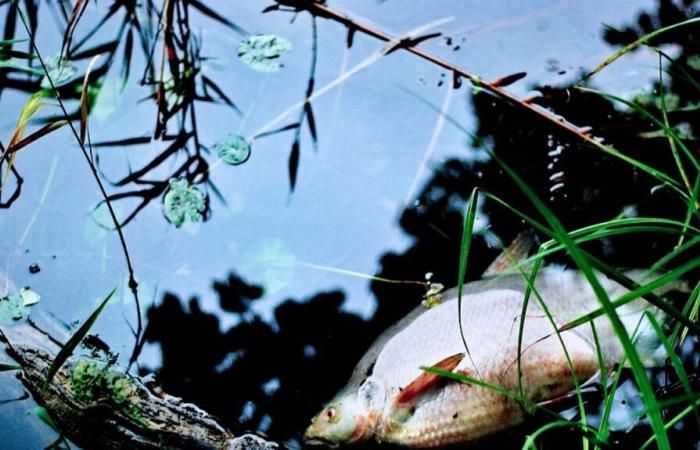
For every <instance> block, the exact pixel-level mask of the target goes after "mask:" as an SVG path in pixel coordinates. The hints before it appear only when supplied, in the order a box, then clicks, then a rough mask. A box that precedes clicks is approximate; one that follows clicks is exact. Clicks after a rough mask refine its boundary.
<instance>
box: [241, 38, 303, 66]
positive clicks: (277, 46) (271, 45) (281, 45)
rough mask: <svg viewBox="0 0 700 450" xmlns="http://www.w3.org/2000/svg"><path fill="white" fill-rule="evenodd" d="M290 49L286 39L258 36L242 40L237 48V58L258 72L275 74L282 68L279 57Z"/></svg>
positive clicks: (290, 45)
mask: <svg viewBox="0 0 700 450" xmlns="http://www.w3.org/2000/svg"><path fill="white" fill-rule="evenodd" d="M291 49H292V43H291V42H289V41H288V40H287V39H285V38H283V37H280V36H275V35H273V34H258V35H255V36H250V37H249V38H246V39H244V40H243V41H242V42H241V43H240V45H239V46H238V57H239V58H240V59H241V61H243V62H244V63H246V64H248V65H249V66H250V67H252V68H253V69H255V70H258V71H260V72H277V71H278V70H280V69H281V68H282V67H283V64H282V62H281V61H280V56H282V55H283V54H285V53H287V52H289V51H290V50H291Z"/></svg>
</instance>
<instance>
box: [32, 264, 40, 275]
mask: <svg viewBox="0 0 700 450" xmlns="http://www.w3.org/2000/svg"><path fill="white" fill-rule="evenodd" d="M39 272H41V267H39V264H37V263H33V264H30V265H29V273H39Z"/></svg>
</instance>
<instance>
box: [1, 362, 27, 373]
mask: <svg viewBox="0 0 700 450" xmlns="http://www.w3.org/2000/svg"><path fill="white" fill-rule="evenodd" d="M12 370H22V368H21V367H20V366H18V365H14V364H0V372H9V371H12Z"/></svg>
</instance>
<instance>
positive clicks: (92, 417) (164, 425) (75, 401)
mask: <svg viewBox="0 0 700 450" xmlns="http://www.w3.org/2000/svg"><path fill="white" fill-rule="evenodd" d="M42 328H46V326H44V325H42V327H39V326H37V325H36V324H35V322H29V323H26V324H18V325H15V326H12V327H3V328H2V329H0V337H1V338H2V340H3V341H4V342H5V343H6V346H7V352H8V354H9V355H10V356H11V357H12V358H13V359H14V360H15V361H16V362H17V364H18V365H19V366H21V368H22V370H21V371H20V372H19V373H18V377H19V379H20V380H21V382H22V383H23V385H24V387H25V388H26V389H27V391H29V392H30V393H31V395H32V396H33V397H34V399H35V400H36V401H37V403H39V404H40V405H41V406H43V407H44V408H46V410H47V411H48V413H49V415H50V416H51V418H52V419H53V421H54V422H55V423H56V424H57V425H58V428H59V430H60V431H61V432H62V433H63V434H64V435H65V437H66V438H68V439H70V440H71V441H73V442H75V443H76V444H78V445H80V446H81V447H83V448H101V449H160V448H171V449H208V450H214V449H216V450H224V449H226V450H243V449H249V450H273V449H278V448H280V446H279V445H278V444H276V443H274V442H270V441H267V440H265V439H263V438H262V437H259V436H256V435H253V434H244V435H241V436H237V437H236V436H234V435H233V433H231V432H230V431H229V430H227V429H226V428H224V427H223V426H221V425H220V424H219V423H218V422H217V421H216V420H215V419H214V418H213V417H212V416H210V415H209V414H208V413H206V412H205V411H203V410H201V409H199V408H198V407H197V406H195V405H192V404H189V403H185V402H184V401H182V399H180V398H177V397H173V396H170V395H166V394H162V393H159V392H155V391H154V390H153V389H152V388H150V387H148V386H147V385H146V384H144V382H143V381H142V380H141V379H139V378H137V377H132V376H130V375H127V374H125V373H123V372H118V371H117V369H110V371H109V372H106V371H104V372H103V373H109V375H108V376H111V377H112V379H111V380H112V383H113V384H112V385H111V386H120V389H121V391H120V393H121V392H127V394H122V395H121V396H120V397H119V399H121V402H118V401H116V400H114V399H110V398H109V397H108V396H96V397H95V398H93V399H92V400H90V401H86V399H85V395H84V394H83V396H82V397H81V395H80V386H79V385H78V384H77V382H76V381H75V379H76V375H75V370H76V369H75V368H76V365H77V364H80V361H81V359H79V358H77V359H76V358H74V359H72V360H71V362H69V363H68V364H67V365H66V366H65V367H63V368H62V369H61V370H59V371H58V372H57V373H56V376H55V377H54V379H53V380H52V382H51V383H49V384H48V386H47V388H46V390H45V391H44V392H42V385H43V384H44V381H45V379H46V375H47V373H48V371H49V368H50V367H51V364H52V362H53V360H54V357H55V355H56V353H57V352H58V350H59V349H60V346H59V345H58V344H57V343H56V342H53V341H52V340H51V339H49V337H48V336H49V334H48V333H47V332H46V331H44V330H43V329H42ZM82 361H93V360H91V359H85V358H84V359H82ZM106 367H109V366H106ZM115 373H116V374H117V375H114V374H115ZM115 376H116V377H118V380H119V381H114V380H115ZM91 382H92V384H91V386H92V385H94V384H95V382H94V378H93V379H91ZM125 399H126V400H125Z"/></svg>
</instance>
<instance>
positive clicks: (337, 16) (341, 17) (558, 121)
mask: <svg viewBox="0 0 700 450" xmlns="http://www.w3.org/2000/svg"><path fill="white" fill-rule="evenodd" d="M279 3H280V4H283V5H286V6H292V7H294V8H297V9H298V10H306V11H308V12H309V13H310V14H312V15H314V16H316V17H322V18H325V19H329V20H332V21H335V22H338V23H340V24H342V25H344V26H346V27H347V28H348V29H349V30H353V31H359V32H361V33H364V34H366V35H368V36H372V37H374V38H376V39H379V40H381V41H385V42H391V41H394V40H396V39H395V38H392V37H391V36H389V35H387V34H385V33H382V32H381V31H378V30H376V29H374V28H372V27H370V26H369V25H366V24H364V23H360V22H357V21H355V20H353V19H351V18H350V17H348V16H346V15H345V14H342V13H340V12H337V11H335V10H333V9H331V8H329V7H328V6H325V5H323V4H320V3H316V2H310V1H298V0H280V1H279ZM401 42H402V43H403V45H401V44H400V45H398V47H399V48H401V49H403V50H405V51H407V52H409V53H413V54H414V55H416V56H418V57H420V58H422V59H424V60H426V61H428V62H430V63H432V64H435V65H437V66H439V67H442V68H443V69H446V70H449V71H450V72H452V73H453V75H454V77H455V78H466V79H468V80H469V81H470V82H471V83H472V84H473V85H474V86H478V87H480V88H482V89H484V90H486V91H489V92H491V93H493V94H495V95H496V96H498V97H499V98H501V99H503V100H506V101H508V102H510V103H512V104H515V105H519V106H520V107H522V108H525V109H526V110H528V111H531V112H533V113H534V114H537V115H539V116H540V117H542V118H544V119H545V120H547V121H549V122H551V123H553V124H554V125H556V126H557V127H560V128H563V129H565V130H567V131H568V132H570V133H573V134H575V135H576V136H578V137H579V138H580V139H582V140H583V141H585V142H588V143H590V144H592V145H594V146H596V147H600V146H601V144H600V142H598V141H597V140H596V139H595V138H593V137H592V136H591V135H589V134H588V132H587V130H585V129H582V128H579V127H577V126H576V125H574V124H572V123H570V122H567V121H566V120H564V119H563V118H562V117H560V116H557V115H554V114H552V113H550V112H549V111H547V110H545V109H542V108H539V107H537V106H535V105H532V104H530V103H528V102H527V101H525V100H522V99H520V98H518V97H516V96H515V95H513V94H511V93H509V92H508V91H505V90H503V89H501V88H500V87H498V86H497V85H496V84H495V83H490V82H487V81H484V80H483V79H481V78H480V77H478V76H477V75H475V74H473V73H471V72H468V71H467V70H465V69H462V68H460V67H457V66H455V65H454V64H451V63H449V62H447V61H445V60H444V59H442V58H438V57H437V56H434V55H431V54H430V53H427V52H425V51H423V50H420V49H419V48H417V47H416V46H415V45H413V43H414V41H413V40H410V39H404V40H402V41H401Z"/></svg>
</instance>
